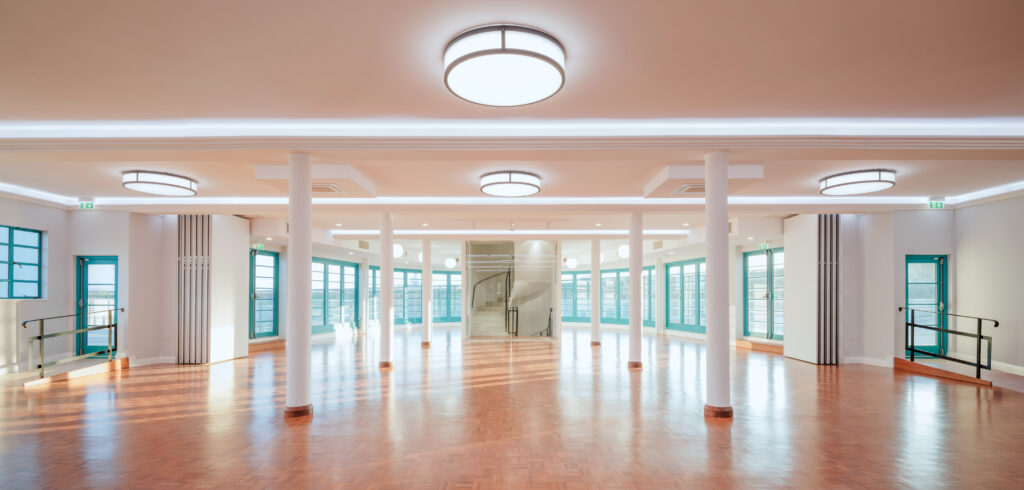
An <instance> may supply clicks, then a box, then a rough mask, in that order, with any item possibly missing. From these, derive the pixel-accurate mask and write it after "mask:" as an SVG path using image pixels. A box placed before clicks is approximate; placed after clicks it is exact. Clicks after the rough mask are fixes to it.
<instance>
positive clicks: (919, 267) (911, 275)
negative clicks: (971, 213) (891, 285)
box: [906, 255, 949, 356]
mask: <svg viewBox="0 0 1024 490" xmlns="http://www.w3.org/2000/svg"><path fill="white" fill-rule="evenodd" d="M906 278H907V280H906V295H907V309H906V314H907V321H908V322H909V321H910V319H911V316H910V315H911V313H910V310H911V309H913V310H916V311H914V314H913V315H914V323H916V324H918V325H927V326H931V327H938V328H948V327H946V316H945V315H941V314H940V313H945V311H946V256H945V255H908V256H907V262H906ZM948 337H949V336H948V334H945V333H940V332H936V331H933V330H926V329H923V328H915V329H914V347H915V348H917V349H921V350H924V351H928V352H932V353H935V354H940V355H945V354H946V350H947V347H948V340H949V339H948ZM908 356H909V353H908Z"/></svg>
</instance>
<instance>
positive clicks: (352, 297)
mask: <svg viewBox="0 0 1024 490" xmlns="http://www.w3.org/2000/svg"><path fill="white" fill-rule="evenodd" d="M343 270H344V290H343V291H342V304H341V307H342V317H341V320H342V321H343V322H346V323H348V324H349V325H352V326H356V325H357V324H358V322H359V317H358V315H357V314H356V309H357V308H358V304H359V302H358V301H357V296H358V295H359V292H358V289H357V288H356V283H357V282H358V281H357V279H356V276H357V275H358V274H359V269H358V268H357V267H356V266H352V265H346V266H345V267H344V269H343Z"/></svg>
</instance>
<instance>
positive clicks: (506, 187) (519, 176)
mask: <svg viewBox="0 0 1024 490" xmlns="http://www.w3.org/2000/svg"><path fill="white" fill-rule="evenodd" d="M480 192H483V193H484V194H488V195H491V196H498V197H525V196H532V195H534V194H536V193H538V192H540V176H538V175H537V174H532V173H530V172H520V171H516V170H504V171H501V172H491V173H488V174H484V175H482V176H481V177H480Z"/></svg>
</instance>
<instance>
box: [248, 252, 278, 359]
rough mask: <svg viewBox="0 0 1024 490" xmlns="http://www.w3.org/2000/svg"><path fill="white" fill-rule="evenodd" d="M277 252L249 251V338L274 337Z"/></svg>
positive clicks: (275, 331) (275, 330)
mask: <svg viewBox="0 0 1024 490" xmlns="http://www.w3.org/2000/svg"><path fill="white" fill-rule="evenodd" d="M277 276H278V255H277V252H265V251H257V250H250V251H249V338H250V339H258V338H262V337H276V336H277V335H278V330H277V325H278V323H277V321H278V320H277V304H278V298H277V281H278V277H277Z"/></svg>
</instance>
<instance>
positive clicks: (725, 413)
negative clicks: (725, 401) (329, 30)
mask: <svg viewBox="0 0 1024 490" xmlns="http://www.w3.org/2000/svg"><path fill="white" fill-rule="evenodd" d="M704 418H706V419H731V418H732V407H712V406H711V405H704Z"/></svg>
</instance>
